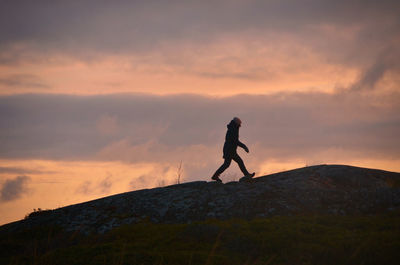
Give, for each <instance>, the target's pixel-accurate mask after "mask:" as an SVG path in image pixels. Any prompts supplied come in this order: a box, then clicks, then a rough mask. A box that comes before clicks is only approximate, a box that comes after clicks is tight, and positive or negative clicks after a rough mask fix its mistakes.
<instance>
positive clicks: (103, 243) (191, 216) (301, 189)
mask: <svg viewBox="0 0 400 265" xmlns="http://www.w3.org/2000/svg"><path fill="white" fill-rule="evenodd" d="M399 180H400V174H399V173H393V172H387V171H382V170H374V169H365V168H357V167H351V166H342V165H320V166H312V167H305V168H300V169H295V170H291V171H286V172H281V173H277V174H272V175H267V176H263V177H259V178H255V179H254V181H252V182H248V183H247V182H230V183H227V184H220V183H216V182H205V181H198V182H190V183H184V184H179V185H172V186H168V187H162V188H155V189H147V190H139V191H132V192H127V193H123V194H118V195H114V196H109V197H105V198H101V199H98V200H94V201H89V202H85V203H81V204H76V205H71V206H68V207H63V208H59V209H55V210H45V211H39V212H33V213H31V214H30V215H29V216H28V217H27V218H25V219H24V220H21V221H18V222H14V223H10V224H7V225H3V226H1V227H0V264H52V265H53V264H65V265H67V264H68V265H69V264H82V265H88V264H177V265H178V264H199V265H200V264H208V265H211V264H215V265H223V264H226V265H228V264H229V265H235V264H237V265H239V264H260V265H261V264H327V265H329V264H332V265H333V264H398V261H399V259H400V252H399V251H398V250H399V249H400V226H399V224H400V211H399V206H400V185H399V183H400V182H399Z"/></svg>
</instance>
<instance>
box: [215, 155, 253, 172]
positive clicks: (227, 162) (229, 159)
mask: <svg viewBox="0 0 400 265" xmlns="http://www.w3.org/2000/svg"><path fill="white" fill-rule="evenodd" d="M224 159H225V161H224V163H223V164H222V165H221V166H220V167H219V168H218V169H217V171H215V173H214V176H219V175H221V174H222V172H224V171H225V169H227V168H228V167H229V166H230V165H231V162H232V160H233V161H235V162H236V163H237V164H238V165H239V168H240V170H241V171H242V173H243V175H245V176H246V175H249V172H248V171H247V169H246V166H245V165H244V163H243V160H242V158H241V157H240V156H239V155H238V154H234V155H233V156H225V157H224Z"/></svg>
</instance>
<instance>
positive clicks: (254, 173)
mask: <svg viewBox="0 0 400 265" xmlns="http://www.w3.org/2000/svg"><path fill="white" fill-rule="evenodd" d="M255 175H256V172H253V173H251V174H250V173H249V174H247V175H246V176H245V177H246V178H252V177H254V176H255Z"/></svg>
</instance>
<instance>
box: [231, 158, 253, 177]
mask: <svg viewBox="0 0 400 265" xmlns="http://www.w3.org/2000/svg"><path fill="white" fill-rule="evenodd" d="M232 159H233V160H234V161H235V162H236V163H238V165H239V168H240V170H241V171H242V173H243V175H245V176H248V175H250V173H249V171H247V169H246V166H245V165H244V163H243V160H242V158H241V157H240V156H239V155H238V154H236V155H235V156H233V157H232Z"/></svg>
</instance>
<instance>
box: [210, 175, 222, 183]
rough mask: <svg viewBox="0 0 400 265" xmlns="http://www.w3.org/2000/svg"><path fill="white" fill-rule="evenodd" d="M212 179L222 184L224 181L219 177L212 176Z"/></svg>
mask: <svg viewBox="0 0 400 265" xmlns="http://www.w3.org/2000/svg"><path fill="white" fill-rule="evenodd" d="M211 179H212V180H215V181H216V182H221V183H222V180H221V179H220V178H219V177H218V175H214V176H212V177H211Z"/></svg>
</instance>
